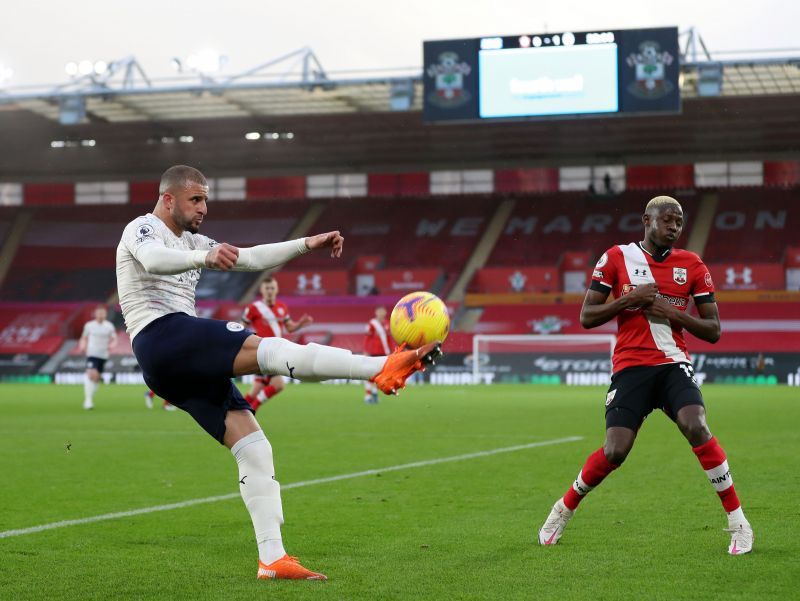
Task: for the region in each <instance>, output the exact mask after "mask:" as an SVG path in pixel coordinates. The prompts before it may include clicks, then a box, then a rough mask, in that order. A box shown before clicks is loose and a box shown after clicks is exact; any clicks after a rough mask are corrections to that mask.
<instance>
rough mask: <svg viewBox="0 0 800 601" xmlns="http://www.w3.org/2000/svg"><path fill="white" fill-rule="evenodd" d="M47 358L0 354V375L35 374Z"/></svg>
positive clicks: (24, 354) (34, 355)
mask: <svg viewBox="0 0 800 601" xmlns="http://www.w3.org/2000/svg"><path fill="white" fill-rule="evenodd" d="M49 357H50V355H45V354H36V353H13V354H11V353H0V375H28V374H35V373H36V372H37V371H38V370H39V368H40V367H41V366H42V365H43V364H44V362H45V361H47V359H48V358H49ZM84 369H85V368H84Z"/></svg>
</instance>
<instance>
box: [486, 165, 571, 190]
mask: <svg viewBox="0 0 800 601" xmlns="http://www.w3.org/2000/svg"><path fill="white" fill-rule="evenodd" d="M494 189H495V192H532V193H548V192H558V169H554V168H550V167H538V168H536V167H532V168H528V169H497V170H496V171H495V172H494Z"/></svg>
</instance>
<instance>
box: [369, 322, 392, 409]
mask: <svg viewBox="0 0 800 601" xmlns="http://www.w3.org/2000/svg"><path fill="white" fill-rule="evenodd" d="M390 336H391V335H390V334H389V320H388V319H386V307H377V308H376V309H375V317H373V318H372V319H370V320H369V322H367V335H366V336H365V338H364V354H365V355H370V356H371V357H376V356H379V355H388V354H390V353H391V352H392V350H391V348H390V343H389V340H390V339H391V338H390ZM364 402H365V403H367V404H368V405H375V404H377V403H378V387H377V386H375V383H374V382H370V381H369V380H367V381H366V382H364Z"/></svg>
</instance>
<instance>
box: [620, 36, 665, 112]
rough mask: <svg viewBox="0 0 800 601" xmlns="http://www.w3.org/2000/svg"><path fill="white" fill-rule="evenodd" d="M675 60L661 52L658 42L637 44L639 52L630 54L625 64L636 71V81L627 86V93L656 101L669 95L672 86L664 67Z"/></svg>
mask: <svg viewBox="0 0 800 601" xmlns="http://www.w3.org/2000/svg"><path fill="white" fill-rule="evenodd" d="M674 60H675V58H674V57H673V56H672V55H671V54H670V53H669V52H667V51H666V50H664V51H663V52H662V51H661V45H660V44H659V43H658V42H654V41H648V42H642V43H641V44H639V52H632V53H631V54H630V55H629V56H628V58H627V59H626V62H627V63H628V66H630V67H633V68H634V69H635V70H636V81H634V82H633V83H631V84H629V85H628V91H629V92H630V93H631V94H633V95H634V96H636V97H637V98H642V99H646V100H656V99H658V98H663V97H664V96H666V95H667V94H669V93H670V92H671V91H672V89H673V87H674V86H673V85H672V83H671V82H670V81H668V80H667V78H666V67H668V66H670V65H671V64H672V62H673V61H674Z"/></svg>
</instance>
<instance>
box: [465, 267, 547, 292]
mask: <svg viewBox="0 0 800 601" xmlns="http://www.w3.org/2000/svg"><path fill="white" fill-rule="evenodd" d="M470 288H471V289H472V290H473V291H475V292H489V293H492V292H555V291H557V290H560V289H561V278H560V277H559V272H558V269H556V268H555V267H530V266H524V265H523V266H519V267H487V268H484V269H480V270H478V272H477V273H476V274H475V277H474V278H473V280H472V284H471V285H470Z"/></svg>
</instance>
